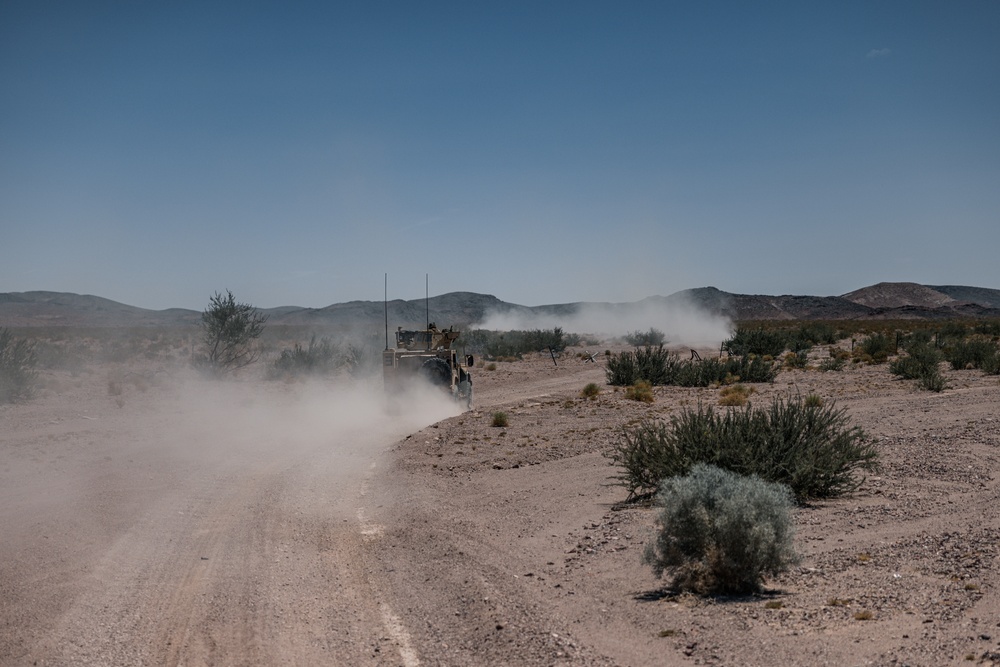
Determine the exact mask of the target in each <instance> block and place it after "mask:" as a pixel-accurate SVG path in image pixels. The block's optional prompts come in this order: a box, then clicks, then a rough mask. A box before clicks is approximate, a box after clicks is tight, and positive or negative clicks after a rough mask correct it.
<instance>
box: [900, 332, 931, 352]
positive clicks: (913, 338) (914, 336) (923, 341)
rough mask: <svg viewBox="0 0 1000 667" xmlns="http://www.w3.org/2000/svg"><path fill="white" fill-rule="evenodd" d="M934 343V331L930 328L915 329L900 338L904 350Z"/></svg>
mask: <svg viewBox="0 0 1000 667" xmlns="http://www.w3.org/2000/svg"><path fill="white" fill-rule="evenodd" d="M933 343H934V332H933V331H932V330H930V329H915V330H914V331H911V332H909V333H908V334H906V335H905V336H903V337H902V338H901V339H900V345H902V347H903V349H904V350H909V349H910V348H911V347H913V346H920V345H928V346H929V345H932V344H933Z"/></svg>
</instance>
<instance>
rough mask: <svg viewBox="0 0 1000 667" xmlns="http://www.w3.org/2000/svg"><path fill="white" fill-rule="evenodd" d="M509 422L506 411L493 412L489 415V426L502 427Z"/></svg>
mask: <svg viewBox="0 0 1000 667" xmlns="http://www.w3.org/2000/svg"><path fill="white" fill-rule="evenodd" d="M509 423H510V420H509V419H508V418H507V413H506V412H494V413H493V415H492V416H491V417H490V426H495V427H497V428H504V427H506V426H507V425H508V424H509Z"/></svg>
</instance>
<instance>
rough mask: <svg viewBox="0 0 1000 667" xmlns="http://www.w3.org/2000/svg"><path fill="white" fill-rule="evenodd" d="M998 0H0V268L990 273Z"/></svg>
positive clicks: (197, 302)
mask: <svg viewBox="0 0 1000 667" xmlns="http://www.w3.org/2000/svg"><path fill="white" fill-rule="evenodd" d="M998 248H1000V2H995V1H993V0H990V1H983V2H961V1H960V2H912V1H908V0H907V1H900V2H882V1H878V0H872V1H864V2H824V3H818V2H817V3H810V2H802V1H800V0H795V1H792V2H771V3H768V2H764V3H749V2H731V3H721V2H685V3H671V2H666V1H662V2H600V3H598V2H582V1H573V2H547V1H543V2H535V1H533V2H495V3H476V2H450V3H441V2H354V3H336V2H309V3H263V2H226V3H220V2H215V3H213V2H195V3H172V2H163V3H153V2H36V1H34V0H29V1H26V2H9V1H7V0H0V292H9V291H26V290H35V289H44V290H56V291H70V292H79V293H87V294H96V295H98V296H103V297H107V298H111V299H114V300H116V301H122V302H124V303H128V304H132V305H137V306H144V307H148V308H166V307H171V306H180V307H188V308H194V309H202V308H204V307H205V305H206V304H207V302H208V297H209V296H210V295H211V294H212V293H213V292H215V291H217V290H218V291H221V290H225V289H227V288H228V289H231V290H233V292H234V293H235V294H236V296H237V298H239V299H240V300H244V301H249V302H251V303H253V304H255V305H257V306H260V307H273V306H279V305H300V306H313V307H320V306H325V305H329V304H331V303H336V302H341V301H348V300H352V299H371V300H377V299H381V297H382V282H383V273H385V272H388V273H389V290H390V297H394V298H408V299H409V298H418V297H420V296H422V295H423V293H424V274H425V273H429V274H430V285H431V293H432V294H440V293H444V292H450V291H457V290H468V291H474V292H484V293H490V294H495V295H496V296H498V297H499V298H501V299H504V300H506V301H513V302H516V303H522V304H526V305H539V304H546V303H561V302H569V301H581V300H583V301H629V300H635V299H639V298H642V297H645V296H649V295H653V294H670V293H672V292H674V291H677V290H681V289H685V288H689V287H702V286H706V285H714V286H716V287H719V288H720V289H724V290H727V291H731V292H740V293H767V294H817V295H832V294H842V293H844V292H847V291H850V290H853V289H856V288H859V287H863V286H866V285H869V284H872V283H875V282H879V281H884V280H885V281H914V282H920V283H925V284H967V285H977V286H982V287H993V288H1000V260H998Z"/></svg>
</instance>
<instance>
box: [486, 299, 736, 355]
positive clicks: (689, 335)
mask: <svg viewBox="0 0 1000 667" xmlns="http://www.w3.org/2000/svg"><path fill="white" fill-rule="evenodd" d="M553 327H562V329H563V330H564V331H566V332H569V333H579V334H594V335H603V336H609V337H618V336H623V335H624V334H626V333H628V332H630V331H647V330H649V328H650V327H652V328H655V329H659V330H660V331H662V332H664V333H665V334H666V338H667V341H668V342H670V343H672V344H681V345H690V346H693V347H694V346H697V347H715V346H718V345H719V344H720V343H722V341H724V340H726V339H727V338H729V336H730V335H731V334H732V323H731V322H730V320H729V319H728V318H726V317H723V316H720V315H714V314H712V313H709V312H706V311H705V310H704V309H702V308H699V307H698V306H697V305H696V304H694V303H691V302H690V301H688V300H685V299H682V298H678V297H676V295H675V296H674V297H669V298H668V299H664V298H662V297H651V298H649V299H644V300H642V301H637V302H634V303H588V304H582V305H581V306H580V307H579V308H578V309H577V310H576V312H573V313H567V314H558V315H556V314H548V315H542V314H537V315H535V314H531V315H528V314H523V313H490V314H488V315H487V316H486V317H485V318H484V319H483V321H482V322H480V323H478V324H476V325H475V326H474V327H473V328H476V329H489V330H493V331H509V330H525V329H551V328H553Z"/></svg>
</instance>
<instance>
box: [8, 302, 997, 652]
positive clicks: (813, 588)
mask: <svg viewBox="0 0 1000 667" xmlns="http://www.w3.org/2000/svg"><path fill="white" fill-rule="evenodd" d="M890 292H891V290H887V289H886V288H885V287H884V286H883V287H882V288H881V292H880V293H881V294H882V296H883V301H882V302H878V301H877V300H876V299H875V297H874V296H873V293H872V291H868V292H865V293H863V294H860V295H856V300H858V301H861V300H863V299H867V300H868V302H869V305H866V306H864V307H866V308H886V307H890V308H902V309H905V308H907V307H909V308H920V309H924V310H926V309H934V308H939V307H942V304H941V303H932V302H927V303H924V302H920V303H918V304H917V305H916V306H914V305H913V304H912V303H911V304H897V305H895V306H887V305H886V303H885V301H884V299H885V298H887V297H885V295H886V294H888V293H890ZM986 292H988V293H989V294H988V296H990V297H991V298H992V297H994V296H995V295H994V294H992V293H993V292H995V290H987V291H986ZM915 293H916V292H914V290H910V291H909V292H908V294H910V295H911V296H912V295H913V294H915ZM920 294H923V296H924V297H926V296H927V295H926V293H922V292H921V293H920ZM845 296H846V295H845ZM875 296H877V295H875ZM932 296H933V295H932ZM939 301H940V299H939ZM6 303H8V304H9V303H11V300H10V299H8V300H7V302H6ZM773 303H774V301H773V300H772V304H773ZM852 303H854V302H853V301H852ZM959 303H961V304H968V303H970V302H964V301H963V302H959ZM872 304H874V305H872ZM944 305H945V306H946V307H947V305H948V304H947V303H945V304H944ZM952 305H953V306H954V304H952ZM987 307H988V306H979V308H980V309H983V308H987ZM18 308H21V309H22V310H20V311H18V312H19V313H20V315H19V317H23V316H24V312H26V311H25V310H24V308H25V307H24V304H23V302H21V303H20V304H19V305H18ZM824 308H825V306H824ZM961 308H962V309H964V310H962V313H963V314H968V312H970V310H971V309H974V308H975V306H970V305H961ZM824 312H827V311H825V310H824ZM895 312H897V313H898V312H899V311H895ZM869 314H871V313H869ZM300 316H301V314H300ZM878 319H879V315H878V313H876V314H874V315H872V317H871V320H870V321H871V322H877V321H878ZM915 321H916V320H915ZM92 324H93V322H92V321H87V322H86V326H79V327H77V328H73V327H72V326H70V327H68V328H58V330H56V329H55V328H52V327H49V328H39V329H37V330H36V335H37V336H38V337H39V339H44V340H46V341H47V342H46V345H47V347H46V349H47V350H48V352H49V354H50V363H49V364H47V365H46V366H45V367H43V368H42V369H40V371H39V376H38V378H37V391H36V392H35V395H34V397H33V398H31V399H30V400H22V401H16V402H14V403H11V404H6V405H0V424H2V429H0V500H2V502H0V533H2V535H3V539H2V540H0V550H2V552H0V663H2V664H4V665H112V664H122V665H124V664H129V665H140V664H146V665H273V664H344V665H348V664H350V665H404V666H406V667H414V666H416V665H497V664H510V665H623V666H624V665H650V664H660V665H696V664H699V665H775V664H790V665H792V664H794V665H928V666H930V665H946V664H982V665H987V664H1000V595H998V587H1000V576H998V568H997V565H998V557H1000V553H998V546H997V545H998V537H1000V504H998V502H997V501H998V498H997V496H998V492H1000V486H998V484H1000V482H998V480H997V476H996V473H995V470H996V467H997V462H998V456H1000V410H998V407H1000V381H998V377H997V375H989V374H986V373H984V372H982V371H980V370H975V369H960V370H955V369H952V368H951V367H950V366H948V365H947V364H945V363H941V364H940V372H941V374H942V375H943V376H944V380H945V388H944V389H943V390H941V391H927V390H925V389H922V388H920V387H919V386H918V384H917V383H915V382H914V381H912V380H903V379H900V378H898V377H897V376H896V375H893V374H892V373H890V371H889V369H888V364H886V363H875V364H869V363H847V364H845V365H844V366H843V368H842V369H840V370H831V371H827V372H822V371H821V370H819V367H820V366H821V364H822V362H823V361H824V360H825V359H828V358H830V349H829V346H815V347H813V348H812V349H811V350H809V351H808V353H807V358H808V359H807V363H806V364H805V367H802V368H791V367H786V368H782V369H781V370H780V372H779V373H778V374H777V376H776V379H775V380H774V381H773V382H771V383H758V384H754V385H752V386H753V389H754V391H753V393H752V394H751V395H750V396H749V400H750V403H751V404H752V405H761V406H763V405H768V404H770V403H771V402H772V401H773V400H775V399H779V398H787V397H792V396H804V395H815V396H818V397H820V399H822V401H824V402H826V403H827V404H832V405H836V406H837V407H838V408H842V409H843V410H844V411H845V413H846V414H847V415H848V416H849V418H850V420H851V422H852V424H855V425H857V426H859V427H861V428H862V429H863V430H864V432H865V434H866V437H867V440H868V441H869V442H871V443H872V444H873V446H874V447H875V448H876V449H877V451H878V454H879V466H878V468H877V469H876V470H873V471H871V472H868V473H864V474H859V480H861V484H860V486H859V487H858V488H857V489H856V490H855V491H853V492H852V493H849V494H847V495H844V496H841V497H838V498H832V499H825V500H813V501H809V502H805V503H801V504H799V505H797V506H796V507H795V509H794V510H793V515H794V525H795V536H794V544H795V548H796V550H797V552H798V553H799V555H800V561H799V563H798V564H797V565H795V566H794V567H793V568H791V569H790V570H788V571H786V572H784V573H783V574H781V575H780V576H778V577H774V578H770V579H768V580H766V582H765V585H764V589H763V590H762V592H760V593H758V594H753V595H741V596H719V595H697V594H693V593H690V592H684V591H677V590H673V589H672V588H671V587H670V585H669V584H670V581H669V578H663V579H658V578H657V577H655V576H654V574H653V571H652V569H651V568H650V567H649V565H646V564H644V563H643V560H642V553H643V550H644V547H645V545H646V544H647V543H648V542H649V541H650V540H651V539H652V537H653V535H654V531H655V530H656V517H657V509H656V508H655V507H653V506H651V504H650V503H649V502H648V501H643V502H626V501H627V499H628V493H627V490H626V489H625V488H624V487H623V486H622V485H621V484H619V483H618V481H617V480H616V477H617V476H618V475H619V474H620V470H619V469H618V468H617V467H616V466H614V465H613V462H612V460H611V458H610V454H611V453H612V451H613V449H614V447H615V443H616V442H618V441H619V438H620V435H621V432H622V429H623V428H625V427H628V426H630V425H634V424H636V423H638V422H639V421H640V420H643V419H663V420H669V419H670V418H671V417H672V416H675V415H678V414H680V413H681V412H683V411H684V410H688V409H693V408H696V407H697V406H716V409H723V410H724V408H719V407H718V404H719V400H720V391H721V390H722V389H723V388H722V387H720V386H718V385H716V386H708V387H675V386H657V387H653V389H652V391H653V400H652V402H648V403H647V402H642V401H636V400H632V399H630V398H628V397H627V395H626V392H625V391H623V390H621V388H618V387H612V386H609V385H608V384H607V364H608V360H609V359H611V358H613V355H616V354H619V353H621V352H625V351H628V350H630V349H632V347H631V346H629V345H627V344H626V343H624V342H622V341H621V340H610V339H607V340H600V341H593V340H591V341H587V344H581V345H577V346H573V347H568V348H567V349H565V350H563V351H562V352H561V354H560V355H559V356H558V357H557V358H555V359H553V357H552V356H551V355H550V354H549V353H548V352H546V353H530V354H526V355H524V356H523V358H521V359H510V360H495V361H490V362H489V363H483V361H482V360H480V362H479V363H478V364H477V367H476V369H475V375H474V385H475V404H474V407H473V409H472V410H471V411H464V412H463V411H462V410H461V409H460V408H459V407H458V406H456V405H455V404H453V403H452V402H450V401H449V400H447V399H446V398H445V397H443V396H441V395H438V394H435V393H434V392H421V393H419V394H417V395H416V396H415V397H414V399H413V400H412V401H410V402H409V403H408V404H407V405H406V407H405V409H403V410H401V411H400V410H396V411H393V412H387V411H386V410H385V401H384V397H383V396H382V391H381V382H380V379H379V377H378V376H377V375H376V376H374V377H367V378H366V377H359V378H352V377H348V376H347V375H345V374H339V375H335V376H331V377H319V378H308V379H305V378H283V379H280V380H273V379H270V380H269V379H267V373H266V367H267V363H266V362H267V359H266V358H265V359H263V360H262V361H261V362H260V363H258V364H257V365H255V366H253V367H250V368H247V369H245V370H244V371H243V372H240V373H239V374H235V375H234V376H232V377H229V378H226V379H216V378H207V377H205V375H204V374H203V373H199V372H198V371H197V370H196V369H194V368H193V367H192V365H191V363H190V361H191V357H192V355H193V354H194V349H195V347H196V346H197V329H196V328H194V327H192V328H190V329H184V328H183V327H181V328H180V329H178V328H177V325H176V323H173V322H172V323H170V325H169V326H166V325H164V324H163V323H162V322H153V323H149V324H147V325H146V326H145V327H137V328H132V329H128V330H127V332H125V333H123V332H124V331H125V330H122V331H119V333H118V334H116V335H109V334H108V333H107V332H105V333H103V334H102V333H101V332H96V331H95V330H94V329H91V328H88V327H89V326H91V325H92ZM855 324H857V323H855ZM0 326H14V324H13V322H12V321H7V322H5V321H2V320H0ZM16 326H18V327H20V328H18V329H16V332H17V334H18V335H22V336H23V335H25V332H30V330H31V328H30V326H25V322H24V321H23V320H19V321H18V323H17V325H16ZM864 326H865V325H864V324H862V325H857V326H856V328H857V329H863V328H864ZM303 331H304V330H303ZM299 333H302V332H299ZM284 334H285V335H290V330H286V331H284ZM102 336H103V337H102ZM863 338H864V334H863V333H857V334H852V336H850V337H845V338H843V339H841V340H839V341H838V342H837V344H836V345H835V346H834V347H835V348H836V349H840V350H843V351H844V352H845V354H846V353H849V352H850V350H851V347H852V345H853V344H854V343H856V342H859V341H861V340H863ZM673 349H675V350H676V351H677V352H678V353H679V354H681V355H684V356H687V355H689V354H690V352H691V350H692V349H695V351H697V352H699V354H700V355H701V356H702V357H705V358H708V357H711V356H713V355H714V356H718V355H719V348H718V346H717V345H716V346H714V347H713V346H703V347H694V348H692V346H690V345H685V346H676V345H675V346H674V348H673ZM60 351H61V352H60ZM60 355H61V356H60ZM590 383H594V384H596V385H598V387H599V392H597V393H596V395H591V396H584V395H583V394H582V391H583V389H584V387H586V386H587V385H588V384H590ZM499 412H502V413H503V414H504V416H505V421H506V425H505V426H497V425H495V424H496V423H497V422H496V419H495V417H496V414H497V413H499ZM862 478H863V480H862Z"/></svg>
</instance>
